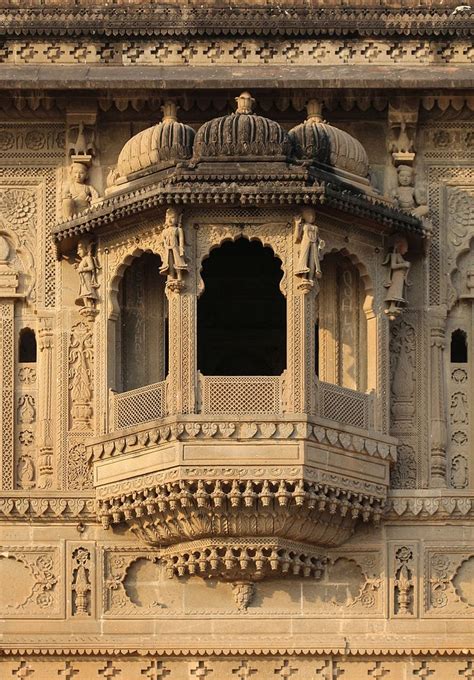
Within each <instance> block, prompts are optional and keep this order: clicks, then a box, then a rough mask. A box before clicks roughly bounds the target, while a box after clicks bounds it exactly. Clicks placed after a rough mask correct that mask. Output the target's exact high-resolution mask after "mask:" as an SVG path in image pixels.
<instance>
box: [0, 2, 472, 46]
mask: <svg viewBox="0 0 474 680" xmlns="http://www.w3.org/2000/svg"><path fill="white" fill-rule="evenodd" d="M285 4H286V3H282V5H281V6H278V7H260V8H252V7H232V8H230V7H203V6H201V7H191V6H189V5H188V6H186V5H183V6H180V7H170V6H157V5H152V4H143V5H141V6H140V7H138V6H137V7H133V6H123V5H122V6H117V5H115V6H110V7H101V6H96V7H67V6H66V7H64V8H61V7H54V8H47V7H30V8H18V7H11V8H8V7H4V8H2V9H0V36H13V37H15V38H22V37H29V36H35V37H47V36H56V37H64V36H74V37H80V36H91V37H94V38H99V39H100V38H102V37H105V38H110V37H122V36H124V37H132V38H140V37H150V36H176V37H181V36H183V37H186V36H210V37H211V36H239V37H240V36H315V37H316V36H317V37H328V38H334V37H337V36H343V37H345V38H351V37H375V38H381V37H385V36H394V37H397V36H400V37H402V38H405V37H409V36H416V37H433V38H438V37H455V36H464V37H466V36H469V35H472V33H473V32H474V11H473V10H471V11H459V10H457V11H456V7H457V6H458V5H462V4H463V3H461V2H456V0H454V1H453V0H448V2H446V3H444V6H443V7H416V8H408V7H407V8H396V7H395V8H394V7H392V8H389V7H375V8H374V7H372V8H368V7H365V8H364V7H359V8H344V7H332V6H331V7H320V8H314V7H313V8H311V7H291V6H285ZM392 4H394V3H392Z"/></svg>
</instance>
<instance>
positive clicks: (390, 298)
mask: <svg viewBox="0 0 474 680" xmlns="http://www.w3.org/2000/svg"><path fill="white" fill-rule="evenodd" d="M407 252H408V243H407V240H406V238H405V237H404V236H397V237H396V239H395V243H394V245H393V250H392V252H391V253H389V254H388V255H387V257H386V258H385V260H384V263H383V264H384V265H386V266H388V269H389V271H388V276H387V280H386V282H385V284H384V285H385V288H388V290H387V294H386V296H385V302H386V303H387V305H388V306H387V307H386V309H385V314H386V315H387V316H388V318H389V319H390V320H391V321H393V320H394V319H395V318H396V317H397V316H398V315H399V314H400V313H401V311H402V308H403V307H404V306H405V305H406V304H407V301H406V299H405V287H406V286H408V285H409V284H408V272H409V271H410V267H411V264H410V262H407V260H405V258H404V257H403V256H404V255H406V253H407Z"/></svg>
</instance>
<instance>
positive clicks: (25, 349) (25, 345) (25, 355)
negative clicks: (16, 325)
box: [18, 328, 36, 364]
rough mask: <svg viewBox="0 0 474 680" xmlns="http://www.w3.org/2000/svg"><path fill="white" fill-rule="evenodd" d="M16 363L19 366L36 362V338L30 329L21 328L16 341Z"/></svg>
mask: <svg viewBox="0 0 474 680" xmlns="http://www.w3.org/2000/svg"><path fill="white" fill-rule="evenodd" d="M18 361H19V362H20V364H34V363H35V362H36V336H35V332H34V331H33V330H32V329H31V328H22V329H21V331H20V337H19V341H18Z"/></svg>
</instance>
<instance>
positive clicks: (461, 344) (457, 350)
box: [451, 328, 467, 364]
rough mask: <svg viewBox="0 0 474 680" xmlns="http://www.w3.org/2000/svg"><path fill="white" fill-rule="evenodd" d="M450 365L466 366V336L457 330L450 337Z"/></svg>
mask: <svg viewBox="0 0 474 680" xmlns="http://www.w3.org/2000/svg"><path fill="white" fill-rule="evenodd" d="M451 363H452V364H467V334H466V332H465V331H462V330H460V329H459V328H458V329H457V330H455V331H453V333H452V335H451Z"/></svg>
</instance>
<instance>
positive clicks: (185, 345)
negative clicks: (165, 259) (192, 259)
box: [166, 276, 196, 413]
mask: <svg viewBox="0 0 474 680" xmlns="http://www.w3.org/2000/svg"><path fill="white" fill-rule="evenodd" d="M189 279H191V276H189V277H187V281H186V289H185V290H181V289H179V288H175V287H174V286H172V285H169V284H168V285H167V286H166V295H167V298H168V318H169V326H168V327H169V331H168V334H169V372H168V379H167V406H168V413H194V412H195V407H196V342H195V338H196V293H195V285H194V281H192V282H191V281H190V280H189ZM188 286H189V287H188Z"/></svg>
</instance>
